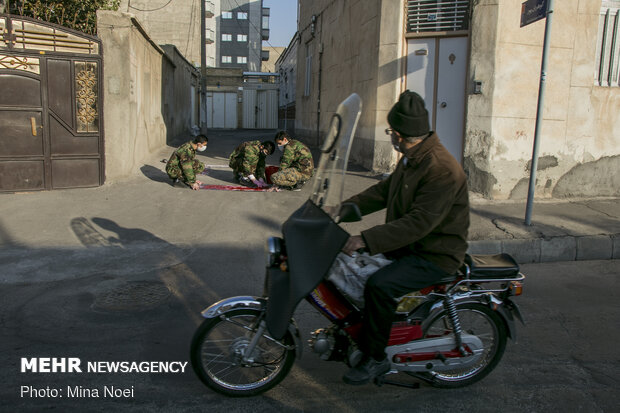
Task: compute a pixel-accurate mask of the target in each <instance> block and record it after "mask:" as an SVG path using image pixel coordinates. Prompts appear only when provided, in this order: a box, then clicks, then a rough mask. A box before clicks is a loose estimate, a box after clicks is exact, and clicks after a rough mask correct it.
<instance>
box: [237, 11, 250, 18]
mask: <svg viewBox="0 0 620 413" xmlns="http://www.w3.org/2000/svg"><path fill="white" fill-rule="evenodd" d="M237 19H239V20H247V19H248V13H247V12H244V11H240V12H237Z"/></svg>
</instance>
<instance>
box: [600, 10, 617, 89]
mask: <svg viewBox="0 0 620 413" xmlns="http://www.w3.org/2000/svg"><path fill="white" fill-rule="evenodd" d="M619 25H620V0H611V1H609V0H603V2H602V4H601V13H600V15H599V25H598V39H597V42H596V67H595V69H594V70H595V71H594V78H595V81H596V84H597V85H599V86H607V87H609V86H616V87H617V86H618V81H619V77H620V76H619V73H618V72H619V71H620V69H619V67H620V63H619V61H620V39H618V37H619V36H618V31H619V29H618V26H619Z"/></svg>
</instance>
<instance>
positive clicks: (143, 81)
mask: <svg viewBox="0 0 620 413" xmlns="http://www.w3.org/2000/svg"><path fill="white" fill-rule="evenodd" d="M97 20H98V23H97V35H98V36H99V38H100V39H101V42H102V47H103V56H104V70H103V81H102V93H103V102H104V109H103V116H104V124H105V162H106V166H105V169H106V182H107V183H111V182H114V181H116V180H118V179H120V178H123V177H126V176H129V175H133V174H136V173H139V171H140V168H141V167H142V166H143V165H144V163H143V162H144V160H145V159H147V157H148V156H149V155H150V154H151V153H153V152H154V151H157V150H160V149H161V148H162V147H165V146H166V143H167V139H166V138H167V135H168V134H170V135H171V136H172V135H175V136H178V135H179V134H182V133H186V134H187V135H188V136H189V132H190V131H189V128H190V127H191V126H192V125H191V119H192V115H193V116H194V117H196V111H197V109H196V106H194V107H192V100H194V102H195V98H194V99H192V96H191V95H192V90H194V91H195V87H194V89H192V84H194V85H195V84H197V79H198V74H197V73H196V72H195V69H194V68H193V66H191V65H190V64H189V63H188V62H186V61H185V60H184V59H183V58H182V57H181V56H179V55H178V54H177V52H176V49H174V48H172V47H171V57H167V56H166V54H165V53H164V50H163V49H161V48H160V47H159V46H157V45H156V44H155V43H153V41H152V40H150V38H149V37H148V35H147V33H146V32H145V30H144V28H142V27H141V26H140V23H138V21H136V20H135V19H134V18H132V17H131V15H129V14H126V13H120V12H114V11H102V10H100V11H99V12H97ZM171 118H174V122H170V119H171ZM167 121H168V123H169V124H168V126H167V125H166V122H167Z"/></svg>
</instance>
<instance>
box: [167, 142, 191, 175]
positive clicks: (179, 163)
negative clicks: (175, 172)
mask: <svg viewBox="0 0 620 413" xmlns="http://www.w3.org/2000/svg"><path fill="white" fill-rule="evenodd" d="M195 157H196V149H194V148H193V146H192V142H191V141H189V142H187V143H184V144H183V145H181V146H179V148H178V149H177V150H176V151H174V152H172V155H171V156H170V159H169V160H168V163H167V164H166V169H169V168H174V167H179V168H180V169H181V171H182V172H183V176H184V177H185V182H187V183H188V184H193V183H194V182H196V173H195V172H194V158H195Z"/></svg>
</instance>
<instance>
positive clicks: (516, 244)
mask: <svg viewBox="0 0 620 413" xmlns="http://www.w3.org/2000/svg"><path fill="white" fill-rule="evenodd" d="M467 253H468V254H500V253H507V254H510V255H512V257H513V258H514V259H515V260H516V261H517V262H518V263H520V264H526V263H540V262H558V261H587V260H612V259H620V234H610V235H582V236H563V237H552V238H534V239H504V240H501V239H498V240H474V241H469V249H468V251H467Z"/></svg>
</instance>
